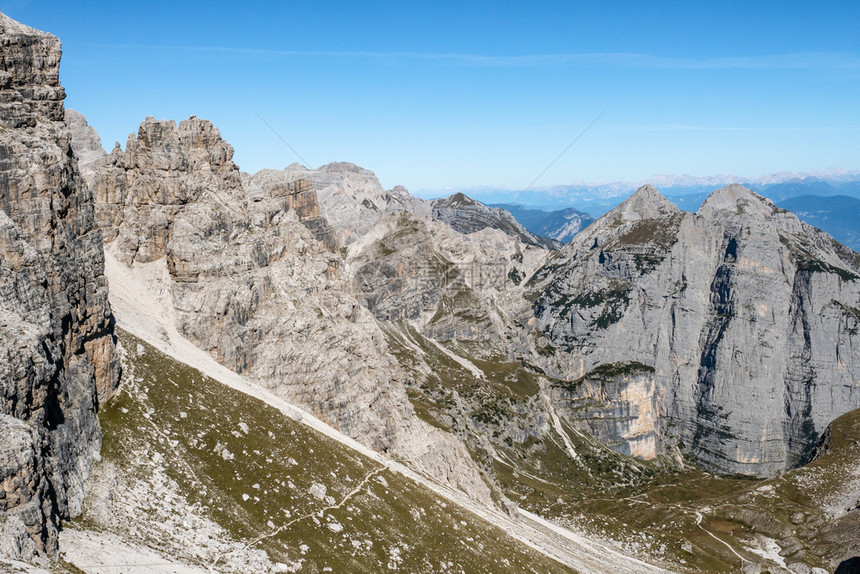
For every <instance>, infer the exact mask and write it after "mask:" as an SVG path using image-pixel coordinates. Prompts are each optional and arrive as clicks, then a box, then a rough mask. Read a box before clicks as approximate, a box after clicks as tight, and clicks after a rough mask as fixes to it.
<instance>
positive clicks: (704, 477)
mask: <svg viewBox="0 0 860 574" xmlns="http://www.w3.org/2000/svg"><path fill="white" fill-rule="evenodd" d="M387 334H388V340H389V344H390V347H391V349H392V351H393V352H394V353H395V354H396V355H397V356H398V357H399V359H400V361H401V363H402V364H403V365H404V366H405V367H406V368H407V369H409V370H410V371H411V372H412V374H413V376H414V378H415V384H414V386H413V387H412V388H411V389H410V399H411V400H412V402H413V405H414V406H415V408H416V412H417V413H418V414H419V416H421V417H422V418H424V419H425V420H427V421H429V422H431V423H433V424H436V426H439V427H440V428H445V429H446V430H450V431H452V432H455V433H456V434H458V436H460V437H461V438H462V439H463V440H465V441H466V443H467V444H469V445H470V451H471V452H472V453H473V456H475V459H476V461H478V462H479V463H480V464H483V466H484V468H485V470H487V472H488V473H490V474H492V475H494V476H495V478H496V479H497V480H498V482H499V484H500V485H501V487H502V490H503V492H504V493H505V494H506V495H507V496H508V497H509V498H511V499H512V500H514V501H515V502H516V503H517V504H518V505H520V506H522V507H524V508H527V509H529V510H532V511H534V512H537V513H538V514H541V515H543V516H546V517H552V518H555V519H556V520H558V521H559V522H561V523H562V524H566V525H569V526H571V527H573V528H574V529H581V530H585V531H587V532H589V533H590V534H592V535H594V536H597V537H603V538H605V539H607V540H612V541H615V542H616V543H617V544H618V545H620V546H621V547H622V548H624V549H625V550H627V551H628V552H632V553H641V552H644V553H647V554H649V555H650V556H652V557H653V558H654V559H658V560H662V561H663V562H664V563H665V564H666V565H667V566H670V567H671V568H673V569H680V570H687V571H690V572H736V571H738V570H739V569H741V568H742V567H743V566H744V562H743V561H742V560H741V558H740V557H743V559H744V560H746V561H749V562H753V563H757V564H761V565H762V568H763V570H762V571H763V572H768V571H773V572H777V571H781V570H780V564H779V563H778V561H774V560H771V559H766V558H764V557H763V556H762V554H763V553H765V552H764V549H766V547H767V545H768V544H769V543H768V541H767V540H766V538H767V539H770V540H771V541H776V542H777V543H778V545H779V548H780V549H781V551H782V554H783V556H782V557H781V559H782V560H783V561H784V562H785V564H786V565H791V564H793V563H795V562H801V563H804V564H807V565H808V566H813V567H824V568H826V569H828V570H829V571H832V570H833V568H834V567H835V565H836V564H838V563H839V561H840V560H842V559H845V558H847V557H849V556H850V555H853V554H851V552H852V550H851V543H852V541H853V540H855V539H860V510H856V509H855V510H853V511H852V512H849V513H848V514H846V515H845V516H842V517H840V518H839V519H838V520H832V519H829V518H827V516H826V514H825V511H824V507H823V502H822V501H825V500H828V499H830V498H832V497H833V494H834V492H837V491H838V490H839V489H840V488H842V487H843V483H844V481H843V480H842V479H841V478H840V477H845V476H850V475H851V473H855V474H860V464H859V463H858V461H860V443H858V439H860V412H855V413H849V415H846V416H844V417H842V418H840V419H838V420H837V421H836V422H834V431H833V433H832V435H831V436H832V437H833V439H832V443H833V448H832V452H831V453H830V454H828V455H826V456H824V457H822V458H820V459H819V460H816V461H814V462H813V463H811V464H809V465H807V466H806V467H804V468H801V469H797V470H795V471H792V472H790V473H788V474H786V475H784V476H782V477H779V478H775V479H772V480H768V481H755V480H749V479H746V478H733V477H720V476H715V475H712V474H708V473H705V472H703V471H701V470H698V469H697V468H695V467H693V466H692V465H684V464H678V463H675V462H672V461H668V460H656V461H647V462H646V461H640V460H636V459H632V458H630V457H626V456H623V455H621V454H618V453H615V452H613V451H610V450H608V449H607V448H605V447H603V446H602V445H599V444H597V443H596V442H594V441H593V440H592V439H590V437H588V436H586V435H584V434H582V433H579V432H577V431H575V430H574V429H573V428H571V427H569V426H567V425H566V424H565V423H564V422H563V423H562V428H563V430H565V432H566V433H567V435H568V439H569V440H570V442H571V443H572V444H573V446H574V449H575V451H576V452H577V454H578V458H577V459H576V460H574V459H572V458H571V457H570V456H569V455H568V454H567V452H566V449H565V446H564V442H563V441H562V439H561V437H560V436H558V434H557V433H556V432H555V431H554V430H553V429H552V427H551V426H550V427H549V428H548V429H547V430H546V432H545V433H544V434H543V435H540V436H527V437H525V438H523V437H522V436H521V437H520V438H522V439H523V440H520V441H512V440H511V439H510V437H509V436H506V433H505V432H504V428H505V427H506V426H508V427H516V426H517V425H518V420H517V418H518V417H520V415H519V414H512V413H515V411H516V407H517V406H522V405H527V404H531V405H532V406H534V405H536V403H534V402H532V403H528V399H529V397H532V398H533V397H534V394H535V393H536V390H535V389H536V387H537V383H536V382H535V381H536V380H538V378H539V377H538V375H537V373H533V372H531V371H529V370H528V369H526V368H524V367H522V366H521V365H518V364H513V363H510V361H509V360H507V359H504V358H493V357H492V356H491V353H490V352H488V351H487V350H486V349H483V350H482V349H480V348H477V347H476V346H474V345H472V346H470V345H469V344H465V343H462V342H461V343H446V346H447V347H448V349H449V350H451V351H453V352H456V353H458V354H459V355H461V356H462V357H464V358H467V359H470V360H471V361H472V363H473V364H475V365H476V366H478V367H479V368H481V370H482V371H483V372H484V374H485V375H486V378H485V379H478V378H475V377H474V376H473V375H472V374H471V373H470V372H469V371H468V370H467V369H464V368H463V367H462V366H461V365H459V364H458V363H457V362H456V361H453V360H451V359H450V357H447V356H446V355H445V354H444V353H441V352H439V350H438V349H437V348H435V347H434V346H433V345H432V343H429V342H427V341H426V340H423V338H422V337H421V336H420V335H419V334H418V333H417V332H416V331H415V330H414V329H413V328H411V327H409V326H408V325H405V324H402V323H401V324H389V325H388V327H387ZM407 340H408V343H409V344H407V343H406V342H407ZM414 346H417V347H418V348H419V349H420V353H416V352H415V348H414ZM479 357H480V358H479ZM422 362H423V363H424V365H426V366H429V368H430V373H429V374H428V373H427V372H426V367H424V368H422V366H421V365H420V363H422ZM549 383H550V384H552V381H550V382H549ZM454 391H456V397H453V396H452V395H453V392H454ZM457 397H458V398H459V400H454V399H455V398H457ZM512 406H513V407H514V409H511V407H512ZM505 409H507V411H506V410H505ZM488 413H489V416H488ZM464 415H465V416H466V417H468V418H469V419H470V421H469V423H468V424H466V425H463V424H462V423H457V422H456V421H455V419H456V417H458V416H459V417H461V418H462V417H463V416H464ZM532 422H534V420H533V421H532ZM477 434H482V435H483V437H484V438H485V439H489V441H490V442H492V443H493V447H494V450H495V455H496V456H495V458H493V457H491V456H489V455H488V453H487V452H486V451H485V450H482V448H481V445H482V444H486V443H485V442H483V441H482V440H481V439H479V438H478V437H477V436H475V435H477ZM846 437H847V438H846ZM858 479H860V478H858ZM699 516H701V522H700V524H699V525H697V522H698V517H699ZM764 537H766V538H764ZM770 544H771V545H772V542H771V543H770ZM756 550H758V553H757V552H756ZM853 552H854V553H860V549H854V551H853ZM739 556H740V557H739ZM777 560H779V559H777Z"/></svg>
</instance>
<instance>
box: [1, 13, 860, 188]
mask: <svg viewBox="0 0 860 574" xmlns="http://www.w3.org/2000/svg"><path fill="white" fill-rule="evenodd" d="M631 4H634V3H629V2H542V3H540V4H539V5H537V6H535V5H532V4H530V3H526V2H493V3H468V4H464V3H462V2H434V3H426V4H425V3H411V2H375V3H357V2H324V3H316V2H303V3H293V2H281V3H262V2H257V3H253V2H251V3H245V4H244V5H240V4H238V3H220V2H206V3H203V2H176V1H171V2H161V1H152V2H141V3H126V2H116V1H114V2H84V3H66V2H63V3H61V2H48V1H38V0H29V1H24V0H12V1H8V2H7V1H3V2H2V3H0V10H2V11H3V12H4V13H6V14H8V15H9V16H11V17H13V18H15V19H17V20H19V21H21V22H23V23H25V24H28V25H30V26H34V27H36V28H40V29H43V30H47V31H49V32H52V33H54V34H56V35H58V36H59V37H60V38H61V39H62V40H63V46H64V56H63V64H62V68H61V80H62V82H63V84H64V85H65V87H66V91H67V93H68V97H67V100H66V104H67V106H68V107H73V108H75V109H77V110H79V111H81V112H83V113H84V114H85V115H86V116H87V117H88V119H89V121H90V123H91V124H92V125H93V126H94V127H95V128H96V129H97V130H98V131H99V133H100V134H101V135H102V139H103V142H104V144H105V147H107V148H110V147H111V146H112V144H113V142H114V141H116V140H118V141H120V143H121V144H123V145H125V141H126V138H127V137H128V134H129V133H130V132H132V131H135V130H136V128H137V126H138V124H139V123H140V121H141V120H143V118H144V117H146V116H149V115H152V116H155V117H157V118H169V119H176V120H181V119H184V118H186V117H188V116H189V115H192V114H194V115H197V116H200V117H204V118H208V119H211V120H212V121H213V122H214V123H215V124H216V125H217V126H218V127H219V128H220V129H221V133H222V135H223V136H224V138H225V139H226V140H227V141H229V142H230V143H231V144H232V145H233V147H234V148H235V150H236V154H235V157H234V159H235V161H236V162H237V163H238V164H239V166H240V167H241V168H242V169H243V170H246V171H256V170H258V169H261V168H264V167H271V168H281V167H284V166H286V165H288V164H290V163H292V162H294V161H298V159H297V157H296V156H295V155H294V154H293V152H292V151H290V149H289V148H288V147H287V146H285V145H284V143H283V142H282V141H281V140H280V139H279V138H278V136H276V135H275V134H274V133H273V132H272V131H271V130H270V129H269V127H267V126H266V124H265V123H264V122H263V121H261V119H260V118H259V117H258V116H257V114H259V116H261V117H262V118H264V119H265V121H266V122H267V123H268V124H270V125H271V126H272V127H273V128H274V129H275V130H276V131H277V132H278V133H279V134H280V136H281V137H283V138H284V139H285V140H286V141H287V142H289V143H290V144H291V145H292V146H293V147H294V148H295V149H296V150H297V151H298V152H299V154H301V156H302V157H303V158H304V159H305V160H306V161H307V162H309V164H310V165H311V166H313V167H315V166H318V165H321V164H324V163H327V162H330V161H351V162H354V163H357V164H359V165H362V166H363V167H366V168H368V169H372V170H374V171H375V172H376V173H377V175H378V176H379V178H380V180H381V181H382V183H383V185H385V186H386V187H392V186H394V185H397V184H401V185H405V186H407V187H408V188H409V189H410V190H413V191H418V190H421V189H444V188H459V187H470V186H479V185H488V186H501V187H511V188H518V187H519V188H522V187H525V186H527V185H528V184H529V183H531V182H532V181H533V180H534V179H535V177H537V176H538V174H540V173H541V172H542V171H543V170H544V169H545V168H546V167H547V166H548V165H549V163H550V162H551V161H552V160H553V159H554V158H555V157H556V156H557V155H558V154H559V153H560V152H561V151H562V150H563V149H565V148H566V147H567V146H568V145H569V144H570V143H571V142H572V141H573V140H574V138H575V137H576V136H577V135H579V134H580V133H581V132H582V130H583V129H584V128H585V127H586V126H588V125H589V124H590V123H591V122H592V121H593V120H594V119H595V118H596V117H598V116H599V115H600V114H601V113H602V114H603V115H602V116H600V119H599V120H598V121H597V122H596V123H595V124H594V125H593V126H592V127H591V128H590V129H589V130H588V131H587V132H586V133H585V134H584V135H583V136H582V137H581V138H580V139H579V140H578V141H577V142H576V144H575V145H573V146H572V147H571V148H570V150H569V151H568V152H567V153H565V154H564V155H563V156H562V158H561V159H559V160H558V162H556V163H555V164H554V165H553V166H552V167H551V168H550V169H549V170H547V171H546V173H545V174H544V175H543V176H542V177H541V178H540V180H539V181H538V182H537V185H539V186H542V185H552V184H566V183H573V182H577V181H586V182H603V181H613V180H633V181H635V180H640V179H644V178H647V177H649V176H651V175H653V174H682V173H689V174H693V175H715V174H718V173H731V174H736V175H739V176H756V175H760V174H764V173H771V172H777V171H795V172H801V171H811V170H821V169H826V168H829V167H839V168H844V169H854V170H856V169H860V105H858V102H860V34H858V33H857V26H858V24H860V3H858V2H818V3H813V2H795V1H790V0H787V1H782V2H749V1H746V2H731V1H728V2H714V3H696V2H683V3H682V2H678V3H667V2H650V3H644V2H642V3H635V4H636V5H631Z"/></svg>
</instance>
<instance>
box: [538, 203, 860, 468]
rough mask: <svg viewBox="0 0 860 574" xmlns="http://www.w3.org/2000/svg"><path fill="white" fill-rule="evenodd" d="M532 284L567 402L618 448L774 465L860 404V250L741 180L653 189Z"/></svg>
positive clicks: (800, 458)
mask: <svg viewBox="0 0 860 574" xmlns="http://www.w3.org/2000/svg"><path fill="white" fill-rule="evenodd" d="M528 289H529V296H530V298H531V300H533V301H534V303H533V305H532V308H531V313H533V316H532V318H531V321H532V325H533V326H534V327H535V328H536V329H537V331H538V335H539V336H540V339H539V340H538V346H539V347H541V345H544V346H543V347H542V350H543V351H552V352H544V353H542V354H541V355H540V357H538V358H536V360H538V361H541V360H542V361H543V363H542V364H543V365H544V366H545V367H546V368H547V370H548V372H550V373H552V374H553V375H555V376H558V377H560V378H563V379H566V380H567V381H569V384H566V385H562V388H558V389H556V391H555V393H554V400H555V401H556V402H557V408H558V409H559V411H560V412H564V413H565V414H566V416H567V417H568V418H570V420H572V421H578V423H577V424H579V425H580V426H585V427H587V428H588V429H590V430H592V431H593V432H596V434H597V436H598V437H600V438H602V439H603V440H604V441H606V442H608V443H610V444H613V445H614V447H615V448H617V449H618V450H620V451H623V452H627V453H632V454H637V455H640V456H644V457H646V458H647V457H653V456H655V455H658V454H660V453H664V452H668V451H671V450H673V449H675V448H676V447H680V448H682V449H683V450H685V451H686V452H688V453H689V454H691V455H692V456H693V457H694V458H695V459H696V460H697V461H698V462H699V463H700V464H701V465H702V466H704V467H705V468H708V469H712V470H716V471H721V472H727V473H744V474H750V475H757V476H765V475H772V474H774V473H777V472H780V471H783V470H785V469H788V468H792V467H794V466H797V465H798V464H801V463H803V462H805V461H806V460H808V459H809V457H810V456H811V452H812V449H813V448H814V446H815V444H816V442H817V440H818V435H819V433H821V432H822V431H823V430H824V428H825V427H826V426H827V425H828V424H829V423H830V421H832V420H833V419H834V418H836V417H837V416H839V415H840V414H842V413H844V412H847V411H849V410H851V409H855V408H858V407H860V383H858V380H860V339H858V337H860V335H858V321H860V311H858V309H860V256H858V254H856V253H854V252H852V251H850V250H849V249H847V248H844V247H842V246H841V245H839V244H838V243H836V242H835V241H833V240H832V239H831V238H830V237H829V236H827V235H826V234H824V233H822V232H820V231H818V230H816V229H813V228H811V227H809V226H807V225H805V224H803V223H801V222H800V221H799V220H798V219H797V218H796V217H795V216H794V215H792V214H790V213H788V212H785V211H782V210H779V209H778V208H776V207H775V206H774V205H773V204H772V203H770V202H769V201H768V200H766V199H764V198H761V197H759V196H757V195H756V194H754V193H753V192H751V191H749V190H747V189H744V188H743V187H741V186H730V187H727V188H724V189H721V190H718V191H716V192H714V194H713V195H712V196H711V197H710V198H709V199H708V200H707V201H706V202H705V204H704V205H703V206H702V208H701V209H700V210H699V212H698V213H697V214H692V213H685V212H681V211H678V209H677V208H676V207H675V206H674V205H672V204H671V203H670V202H668V201H667V200H666V199H665V198H663V197H662V196H660V195H659V193H657V191H656V190H654V189H653V188H650V187H645V188H642V189H640V190H639V191H637V192H636V194H634V196H632V197H631V199H629V200H628V201H627V202H625V203H623V204H622V205H620V206H618V207H617V208H616V209H615V210H613V211H611V212H610V213H608V214H607V215H606V216H604V217H603V218H601V219H600V220H599V221H597V222H596V223H595V224H593V225H592V226H591V227H589V228H588V229H586V230H585V231H584V232H583V233H582V234H580V235H579V236H577V238H576V239H575V240H574V241H573V242H572V243H571V244H570V245H568V246H567V247H565V248H564V249H563V250H561V251H560V252H558V253H557V254H556V255H555V256H554V257H552V258H551V259H550V260H549V261H548V262H547V263H546V264H545V265H544V266H543V267H542V268H541V269H540V270H539V271H538V272H537V273H536V274H535V275H534V276H533V277H532V279H531V280H530V282H529V287H528ZM528 316H529V313H526V314H525V315H524V317H526V318H527V317H528ZM547 357H551V358H550V359H548V358H547ZM589 398H590V399H592V400H591V401H588V400H587V399H589Z"/></svg>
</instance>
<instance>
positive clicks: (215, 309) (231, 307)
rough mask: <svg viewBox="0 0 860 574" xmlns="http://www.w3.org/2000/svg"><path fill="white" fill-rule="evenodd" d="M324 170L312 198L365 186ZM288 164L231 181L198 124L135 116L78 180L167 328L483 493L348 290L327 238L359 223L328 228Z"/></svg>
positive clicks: (213, 139) (207, 126) (347, 428)
mask: <svg viewBox="0 0 860 574" xmlns="http://www.w3.org/2000/svg"><path fill="white" fill-rule="evenodd" d="M335 168H337V169H335ZM335 168H331V169H324V170H322V172H321V173H320V174H316V177H317V178H318V179H320V178H322V179H320V182H321V183H320V184H319V185H322V184H323V183H324V182H325V181H327V180H326V179H325V178H327V177H335V176H331V173H335V175H336V176H337V177H341V175H342V176H343V178H345V180H346V181H347V183H348V185H346V184H345V187H344V186H341V187H338V189H337V190H334V191H332V190H331V189H328V191H326V193H329V194H330V195H338V194H341V195H343V194H345V193H350V194H351V193H352V192H351V191H346V190H350V189H351V190H359V191H355V193H356V194H358V197H361V193H364V192H361V193H360V191H361V190H367V189H368V188H371V190H372V191H373V193H376V191H378V190H375V186H374V185H372V183H373V181H375V178H374V179H373V180H372V181H371V182H370V185H369V184H368V181H366V180H365V177H364V175H362V171H361V170H358V168H355V170H354V169H352V168H344V169H343V170H341V169H340V168H338V167H337V166H335ZM332 170H333V171H332ZM295 171H296V170H286V171H283V172H276V171H271V170H266V171H264V172H261V173H259V174H255V175H253V176H251V175H245V176H243V175H242V174H240V172H239V169H238V167H237V166H236V165H235V164H234V163H233V162H232V148H231V147H230V146H229V145H228V144H227V143H226V142H224V141H223V140H222V139H221V137H220V134H219V133H218V130H217V129H216V128H215V127H214V126H213V125H212V124H211V123H210V122H208V121H205V120H201V119H199V118H191V119H188V120H184V121H182V122H180V123H179V124H178V125H176V124H175V123H174V122H172V121H156V120H154V119H152V118H149V119H147V120H146V121H144V122H143V123H142V124H141V126H140V129H139V131H138V134H137V135H136V136H135V135H132V136H131V137H130V138H129V141H128V144H127V146H126V149H125V151H123V150H121V149H119V148H116V149H114V150H113V151H112V152H111V153H110V154H109V155H108V156H107V157H106V158H105V159H104V160H103V162H102V163H101V164H100V165H99V167H98V169H97V173H96V174H95V176H94V177H93V180H92V181H93V186H94V193H95V199H96V214H97V218H98V221H99V224H100V225H101V226H102V228H103V229H104V233H105V238H106V241H109V244H108V245H107V247H106V249H107V250H108V251H109V253H110V254H111V255H112V256H115V257H116V258H117V259H118V260H119V261H120V262H122V263H123V264H125V265H126V266H128V267H131V268H133V269H138V270H139V271H140V273H141V276H145V277H147V278H148V279H146V281H148V283H149V285H150V287H152V288H153V289H154V290H155V291H159V292H162V293H163V294H164V298H165V299H164V300H165V304H166V305H167V306H168V307H169V308H170V309H171V310H172V311H171V312H172V313H173V315H174V323H175V325H176V327H177V329H178V330H179V332H180V333H182V334H183V335H184V336H186V337H188V338H189V339H190V340H191V341H193V342H194V343H195V344H196V345H197V346H199V347H200V348H202V349H204V350H205V351H207V352H209V353H210V354H211V355H212V356H213V357H214V358H215V359H216V360H218V361H219V362H220V363H221V364H223V365H225V366H227V367H228V368H230V369H232V370H234V371H236V372H238V373H241V374H245V375H248V376H250V377H252V378H253V379H255V380H256V381H257V382H259V383H260V384H261V385H263V386H265V387H267V388H269V389H270V390H272V391H273V392H275V393H276V394H278V395H279V396H281V397H284V398H286V399H288V400H290V401H293V402H295V403H297V404H299V405H301V406H303V407H305V408H307V409H308V410H310V411H311V412H313V413H314V414H315V415H316V416H318V417H320V418H321V419H322V420H324V421H326V422H328V423H329V424H331V425H332V426H334V427H336V428H338V429H340V430H342V431H343V432H345V433H348V434H349V435H351V436H353V437H354V438H356V439H358V440H360V441H362V442H363V443H364V444H366V445H369V446H372V447H373V448H375V449H378V450H380V451H387V452H389V453H391V454H392V455H394V456H397V457H400V458H403V459H406V460H409V461H410V462H411V463H412V464H413V465H414V466H415V467H416V468H418V469H419V470H422V471H424V472H426V473H428V474H431V475H433V476H436V477H439V478H440V479H442V480H444V481H447V482H449V483H450V484H451V485H453V486H455V487H457V488H460V489H462V490H464V491H466V492H468V493H470V494H471V495H473V496H475V497H476V498H482V499H489V490H488V488H487V486H486V484H485V483H484V482H483V480H482V479H481V477H480V476H479V475H478V472H477V470H476V469H475V468H474V467H473V465H472V464H471V461H470V459H469V457H468V453H467V452H466V450H465V448H464V447H463V446H462V445H461V444H460V443H459V442H457V441H456V440H455V439H454V438H452V437H450V436H448V435H446V434H445V433H443V432H442V431H440V430H438V429H433V428H430V427H429V426H428V425H426V424H425V423H423V422H422V421H420V420H419V419H417V418H416V417H415V415H414V412H413V409H412V406H411V404H410V403H409V400H408V398H407V395H406V391H405V386H404V374H403V372H402V370H401V369H400V367H399V366H398V364H397V362H396V361H395V359H394V358H393V357H391V356H390V354H389V353H388V351H387V345H386V343H385V338H384V336H383V334H382V331H381V330H380V329H379V327H378V325H377V323H376V320H375V319H374V317H373V315H372V314H371V313H370V312H368V311H367V310H366V309H365V308H364V307H362V306H361V305H360V304H359V303H358V301H356V299H355V297H353V295H352V281H351V277H350V275H349V273H348V269H347V266H346V264H345V262H344V259H343V256H342V255H341V254H340V253H339V250H338V249H337V245H338V242H337V236H338V235H339V236H341V237H347V238H348V237H350V234H351V233H352V234H354V233H359V232H360V230H361V229H363V226H364V225H365V222H363V221H362V220H357V219H355V218H354V215H352V216H351V217H353V219H349V220H347V219H342V220H338V219H337V218H335V221H340V225H339V226H338V225H335V226H334V229H332V227H330V226H329V224H328V223H327V221H326V220H325V219H323V218H322V216H321V213H322V211H321V206H320V204H319V202H318V200H317V197H318V195H317V192H316V189H318V185H317V184H315V183H314V179H313V178H312V177H310V175H314V174H303V175H302V174H300V175H299V176H296V174H295ZM350 182H351V183H350ZM377 185H378V184H377ZM325 189H327V188H325V187H324V190H325ZM368 193H369V192H368ZM352 197H353V196H352V195H350V198H352ZM350 201H352V199H350ZM335 204H336V202H335ZM368 210H369V212H373V213H376V211H375V210H373V209H370V208H368ZM350 222H353V223H355V224H356V225H357V226H358V227H357V228H356V229H353V230H352V231H350V225H352V223H350ZM335 230H336V231H337V235H336V234H335Z"/></svg>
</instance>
